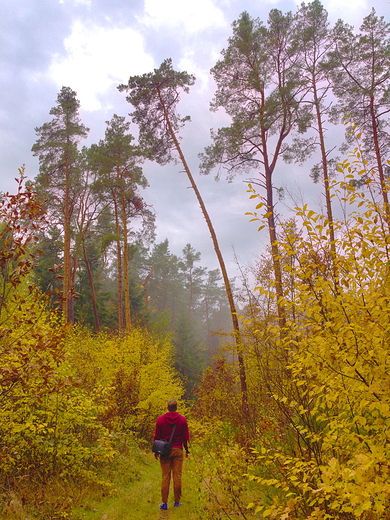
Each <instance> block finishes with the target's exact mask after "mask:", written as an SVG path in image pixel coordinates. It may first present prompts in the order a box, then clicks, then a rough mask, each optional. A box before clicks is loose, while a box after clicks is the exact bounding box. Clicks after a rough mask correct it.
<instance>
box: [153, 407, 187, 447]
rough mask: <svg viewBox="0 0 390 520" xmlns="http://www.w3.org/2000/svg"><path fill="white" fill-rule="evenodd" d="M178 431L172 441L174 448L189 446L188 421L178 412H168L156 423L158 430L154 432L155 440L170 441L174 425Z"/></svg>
mask: <svg viewBox="0 0 390 520" xmlns="http://www.w3.org/2000/svg"><path fill="white" fill-rule="evenodd" d="M175 424H176V425H177V426H176V430H175V433H174V436H173V439H172V447H175V448H182V447H183V444H184V446H187V443H188V441H189V440H190V434H189V431H188V423H187V419H186V418H185V417H184V416H183V415H180V414H179V413H178V412H167V413H165V414H164V415H160V417H159V418H158V419H157V421H156V430H155V432H154V440H164V441H169V438H170V436H171V433H172V429H173V426H174V425H175Z"/></svg>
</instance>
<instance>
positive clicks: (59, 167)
mask: <svg viewBox="0 0 390 520" xmlns="http://www.w3.org/2000/svg"><path fill="white" fill-rule="evenodd" d="M79 108H80V102H79V101H78V100H77V98H76V92H74V91H73V90H72V89H71V88H69V87H62V89H61V91H60V93H59V94H58V97H57V105H56V106H55V107H53V108H52V109H51V110H50V114H51V115H52V116H53V119H52V120H51V121H50V122H48V123H45V124H44V125H42V126H41V127H38V128H36V129H35V131H36V134H37V136H38V139H37V141H36V143H35V144H34V146H33V147H32V151H33V154H34V155H37V156H38V157H39V165H40V168H39V175H38V176H37V178H36V187H37V190H38V191H39V193H40V194H41V195H42V196H43V198H45V199H46V207H47V211H48V213H49V214H50V218H51V219H54V220H56V221H57V222H58V224H59V225H60V226H61V228H62V232H63V283H62V301H63V304H62V310H63V316H64V320H65V322H73V292H74V287H73V276H72V266H71V263H72V262H71V243H72V231H71V222H72V217H73V216H74V211H75V207H76V205H77V199H78V193H77V190H78V186H79V183H78V178H79V173H80V172H79V167H78V166H79V165H78V155H79V154H78V149H77V144H78V142H79V141H80V139H82V138H85V137H86V136H87V133H88V130H89V129H88V128H86V127H85V126H84V125H83V124H82V123H81V121H80V118H79Z"/></svg>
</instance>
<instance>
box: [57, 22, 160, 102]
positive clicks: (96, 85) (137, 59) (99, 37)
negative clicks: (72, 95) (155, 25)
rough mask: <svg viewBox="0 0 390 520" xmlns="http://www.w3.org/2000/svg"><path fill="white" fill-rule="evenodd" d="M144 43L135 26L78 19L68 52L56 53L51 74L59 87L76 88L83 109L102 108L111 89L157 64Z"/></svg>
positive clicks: (67, 42)
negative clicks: (113, 24)
mask: <svg viewBox="0 0 390 520" xmlns="http://www.w3.org/2000/svg"><path fill="white" fill-rule="evenodd" d="M143 43H144V42H143V38H142V36H141V35H140V34H139V33H138V32H136V31H134V30H133V29H131V28H113V29H107V28H105V27H99V26H91V25H87V24H83V23H81V22H80V21H76V22H75V23H74V24H73V27H72V32H71V35H70V36H69V37H68V38H66V40H65V41H64V46H65V50H66V53H67V54H66V56H65V57H64V56H58V55H56V56H54V58H53V62H52V64H51V67H50V70H49V75H50V76H51V77H52V78H53V80H54V81H55V82H56V83H57V85H58V86H59V87H62V86H64V85H65V86H69V87H71V88H72V89H73V90H75V91H76V92H77V97H78V99H79V100H80V103H81V106H82V108H83V109H85V110H90V111H92V110H99V109H101V108H102V107H103V101H102V98H103V97H104V94H105V93H106V92H107V91H108V90H109V89H111V88H112V87H113V86H116V85H118V84H119V83H122V82H125V81H127V79H128V77H129V76H130V75H136V74H143V73H144V72H148V71H149V70H150V69H152V68H153V67H154V63H153V59H152V57H151V56H150V55H148V54H146V53H145V51H144V45H143Z"/></svg>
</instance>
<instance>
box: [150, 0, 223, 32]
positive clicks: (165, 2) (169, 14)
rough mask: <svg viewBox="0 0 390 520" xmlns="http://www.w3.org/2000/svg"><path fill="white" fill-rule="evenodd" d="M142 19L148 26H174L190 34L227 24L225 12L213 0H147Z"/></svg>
mask: <svg viewBox="0 0 390 520" xmlns="http://www.w3.org/2000/svg"><path fill="white" fill-rule="evenodd" d="M140 21H141V22H142V23H143V24H144V25H146V26H147V27H153V28H159V27H162V26H164V27H167V28H172V27H174V28H176V29H177V30H180V32H181V33H187V34H190V35H191V34H194V33H196V32H198V31H202V30H203V29H208V28H210V27H224V26H225V25H227V22H226V19H225V16H224V14H223V12H222V11H221V10H220V9H218V7H216V6H215V5H214V2H213V1H212V0H197V1H196V2H189V1H186V0H145V15H144V16H143V18H142V19H140Z"/></svg>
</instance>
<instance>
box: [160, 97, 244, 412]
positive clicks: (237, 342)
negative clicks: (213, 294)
mask: <svg viewBox="0 0 390 520" xmlns="http://www.w3.org/2000/svg"><path fill="white" fill-rule="evenodd" d="M158 95H159V99H160V103H161V106H162V107H163V111H164V117H165V121H166V123H167V126H168V131H169V134H170V136H171V138H172V140H173V142H174V144H175V147H176V150H177V152H178V154H179V156H180V160H181V162H182V164H183V167H184V170H185V172H186V174H187V176H188V179H189V181H190V183H191V187H192V189H193V190H194V192H195V195H196V198H197V199H198V202H199V205H200V207H201V210H202V213H203V216H204V218H205V220H206V223H207V226H208V228H209V231H210V234H211V239H212V241H213V245H214V250H215V253H216V255H217V258H218V261H219V266H220V268H221V272H222V277H223V281H224V283H225V288H226V294H227V297H228V301H229V306H230V314H231V317H232V322H233V330H234V337H235V345H236V351H237V358H238V366H239V376H240V386H241V396H242V408H243V414H244V417H248V388H247V380H246V371H245V364H244V357H243V354H242V346H241V338H240V327H239V322H238V316H237V311H236V306H235V303H234V298H233V292H232V289H231V285H230V281H229V277H228V274H227V271H226V266H225V262H224V260H223V257H222V253H221V250H220V248H219V245H218V240H217V235H216V233H215V230H214V227H213V224H212V222H211V219H210V216H209V214H208V212H207V209H206V206H205V204H204V202H203V199H202V197H201V195H200V192H199V190H198V187H197V185H196V183H195V180H194V178H193V176H192V174H191V171H190V169H189V166H188V164H187V161H186V159H185V157H184V154H183V152H182V149H181V147H180V144H179V141H178V139H177V137H176V134H175V132H174V131H173V128H172V125H171V122H170V119H169V115H168V111H167V108H166V106H165V103H164V101H163V99H162V96H161V92H160V89H158Z"/></svg>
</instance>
